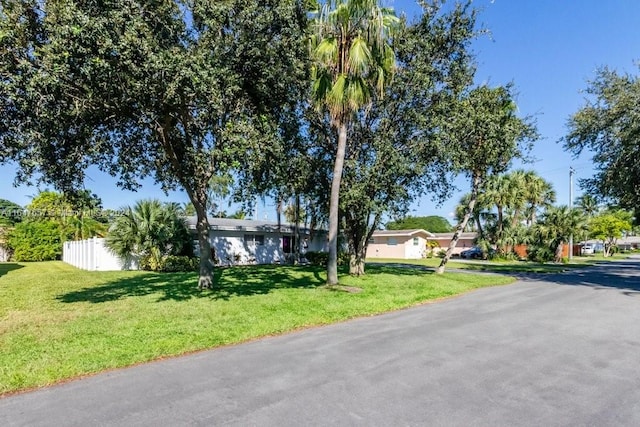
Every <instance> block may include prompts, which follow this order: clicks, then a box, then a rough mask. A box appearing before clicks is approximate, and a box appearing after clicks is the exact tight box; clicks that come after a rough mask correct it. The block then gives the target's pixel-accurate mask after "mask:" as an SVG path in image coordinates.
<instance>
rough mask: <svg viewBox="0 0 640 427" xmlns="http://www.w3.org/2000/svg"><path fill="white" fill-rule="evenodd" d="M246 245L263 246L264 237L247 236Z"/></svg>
mask: <svg viewBox="0 0 640 427" xmlns="http://www.w3.org/2000/svg"><path fill="white" fill-rule="evenodd" d="M244 244H245V245H247V246H263V245H264V235H263V234H245V235H244Z"/></svg>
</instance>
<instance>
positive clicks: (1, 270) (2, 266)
mask: <svg viewBox="0 0 640 427" xmlns="http://www.w3.org/2000/svg"><path fill="white" fill-rule="evenodd" d="M23 267H24V266H23V265H20V264H16V263H14V262H0V277H2V276H4V275H5V274H7V273H8V272H10V271H13V270H19V269H21V268H23Z"/></svg>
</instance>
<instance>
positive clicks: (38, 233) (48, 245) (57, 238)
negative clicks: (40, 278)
mask: <svg viewBox="0 0 640 427" xmlns="http://www.w3.org/2000/svg"><path fill="white" fill-rule="evenodd" d="M100 205H101V203H100V199H98V198H97V197H96V196H95V195H90V193H88V192H86V191H84V192H81V193H78V194H76V197H74V198H73V199H71V198H68V197H66V195H63V194H61V193H57V192H55V191H42V192H40V193H38V194H37V195H36V196H35V197H34V198H33V199H32V201H31V203H29V204H28V205H27V206H26V208H25V209H24V210H22V209H20V213H21V215H22V217H21V219H22V221H21V222H18V223H16V224H15V228H13V229H10V230H9V231H8V232H7V233H5V234H6V235H7V237H6V245H7V246H8V248H9V249H10V250H11V252H12V253H13V255H12V258H13V260H15V261H46V260H55V259H60V257H61V255H62V244H63V242H64V241H66V240H80V239H86V238H90V237H96V236H98V237H102V236H103V235H104V234H105V233H106V225H105V224H103V223H102V222H99V221H98V220H96V219H95V218H93V217H91V216H89V215H90V214H91V213H97V212H99V210H98V208H99V206H100Z"/></svg>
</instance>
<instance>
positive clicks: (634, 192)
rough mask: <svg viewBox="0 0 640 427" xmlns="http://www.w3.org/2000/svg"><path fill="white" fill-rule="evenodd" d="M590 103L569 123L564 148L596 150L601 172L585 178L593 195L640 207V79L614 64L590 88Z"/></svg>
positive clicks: (599, 71) (587, 188) (597, 162)
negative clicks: (617, 68)
mask: <svg viewBox="0 0 640 427" xmlns="http://www.w3.org/2000/svg"><path fill="white" fill-rule="evenodd" d="M584 92H585V95H586V99H585V105H584V106H583V107H582V108H581V109H580V110H578V111H577V112H576V113H575V114H574V115H573V116H572V117H571V118H570V119H569V122H568V133H567V135H566V136H565V137H564V139H563V142H564V147H565V148H566V149H567V150H569V151H571V152H573V153H574V154H575V155H576V156H577V155H579V154H580V153H582V152H583V151H589V152H590V153H593V162H594V164H595V166H596V171H597V172H596V174H595V176H593V177H590V178H583V179H581V180H580V185H581V186H582V187H583V188H585V189H586V190H587V192H589V193H590V194H593V195H596V196H598V197H600V198H602V199H609V200H612V201H614V202H617V203H619V204H620V206H621V207H623V208H626V209H635V210H636V211H637V207H638V206H639V205H640V145H639V144H638V136H639V135H640V79H639V78H638V76H634V75H629V74H620V73H618V72H616V71H613V70H610V69H608V68H602V69H600V70H598V72H597V73H596V77H595V78H594V80H592V81H591V82H589V86H588V87H587V89H586V90H585V91H584Z"/></svg>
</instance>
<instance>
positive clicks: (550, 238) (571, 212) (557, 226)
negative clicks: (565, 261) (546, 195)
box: [536, 206, 586, 262]
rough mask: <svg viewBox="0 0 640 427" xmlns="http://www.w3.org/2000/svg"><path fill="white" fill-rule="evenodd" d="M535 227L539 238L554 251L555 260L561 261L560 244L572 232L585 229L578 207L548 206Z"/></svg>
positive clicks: (579, 231)
mask: <svg viewBox="0 0 640 427" xmlns="http://www.w3.org/2000/svg"><path fill="white" fill-rule="evenodd" d="M536 228H537V232H538V235H539V237H540V238H541V240H542V241H543V242H545V243H546V244H547V245H548V246H549V248H551V249H553V250H554V251H555V258H554V260H555V262H561V261H562V245H563V244H564V243H566V242H568V241H569V237H570V236H571V235H572V234H579V233H581V232H583V231H585V230H586V218H585V217H584V215H583V214H582V212H580V210H579V209H575V208H574V209H570V208H569V207H567V206H559V207H550V208H548V209H547V210H546V211H545V213H544V215H543V217H542V220H541V221H540V222H539V223H538V224H537V227H536Z"/></svg>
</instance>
